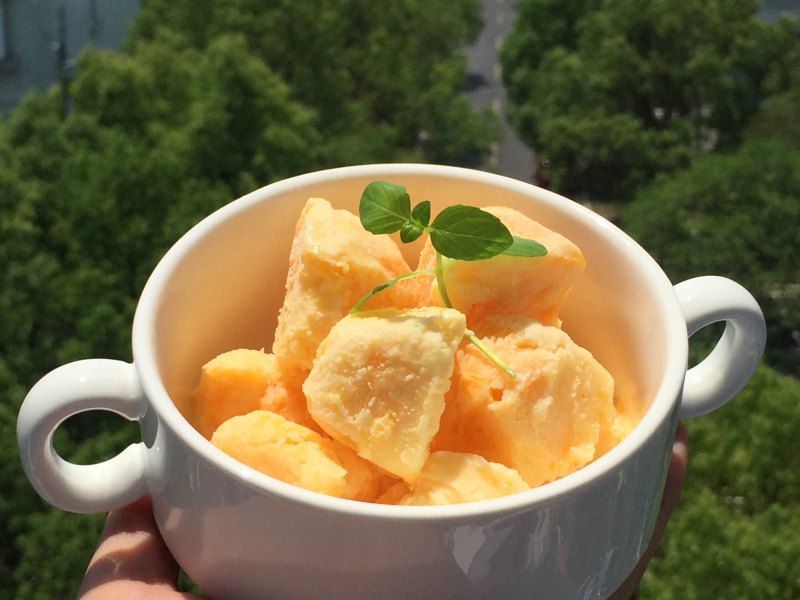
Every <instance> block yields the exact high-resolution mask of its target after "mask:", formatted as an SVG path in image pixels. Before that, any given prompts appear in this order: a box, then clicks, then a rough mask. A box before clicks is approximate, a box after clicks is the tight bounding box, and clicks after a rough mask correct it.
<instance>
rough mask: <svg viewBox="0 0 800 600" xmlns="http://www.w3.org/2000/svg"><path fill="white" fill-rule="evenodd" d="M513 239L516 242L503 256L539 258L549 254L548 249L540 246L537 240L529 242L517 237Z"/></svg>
mask: <svg viewBox="0 0 800 600" xmlns="http://www.w3.org/2000/svg"><path fill="white" fill-rule="evenodd" d="M513 237H514V241H513V242H512V243H511V245H510V246H509V247H508V248H506V249H505V251H504V252H503V254H507V255H508V256H527V257H538V256H544V255H545V254H547V248H545V247H544V246H543V245H542V244H540V243H539V242H537V241H536V240H528V239H525V238H520V237H517V236H513Z"/></svg>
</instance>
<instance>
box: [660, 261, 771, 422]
mask: <svg viewBox="0 0 800 600" xmlns="http://www.w3.org/2000/svg"><path fill="white" fill-rule="evenodd" d="M675 292H676V294H677V295H678V301H679V302H680V305H681V309H682V310H683V315H684V318H685V319H686V328H687V333H688V335H689V336H692V335H693V334H694V333H696V332H697V331H698V330H699V329H702V328H703V327H705V326H706V325H710V324H711V323H717V322H720V321H724V322H725V331H724V332H723V333H722V337H720V339H719V341H718V342H717V345H716V346H714V349H713V350H712V351H711V352H710V353H709V355H708V356H706V358H705V359H703V360H702V361H701V362H700V363H699V364H697V365H695V366H694V367H692V368H691V369H689V370H688V371H687V372H686V377H685V380H684V386H683V400H682V401H681V407H680V411H679V418H681V419H684V418H690V417H696V416H699V415H703V414H706V413H709V412H711V411H713V410H715V409H717V408H719V407H720V406H722V405H723V404H725V403H726V402H727V401H728V400H730V399H731V398H732V397H733V396H734V395H735V394H736V393H737V392H739V390H741V389H742V388H743V387H744V386H745V384H746V383H747V381H748V380H749V379H750V377H751V375H752V374H753V371H755V369H756V367H757V366H758V363H759V361H760V360H761V355H762V353H763V352H764V345H765V343H766V339H767V332H766V324H765V323H764V315H763V314H762V312H761V309H760V308H759V306H758V303H757V302H756V300H755V298H753V296H752V295H751V294H750V292H748V291H747V290H746V289H744V288H743V287H742V286H741V285H739V284H738V283H736V282H734V281H731V280H730V279H727V278H725V277H717V276H704V277H696V278H694V279H688V280H686V281H683V282H681V283H679V284H677V285H676V286H675Z"/></svg>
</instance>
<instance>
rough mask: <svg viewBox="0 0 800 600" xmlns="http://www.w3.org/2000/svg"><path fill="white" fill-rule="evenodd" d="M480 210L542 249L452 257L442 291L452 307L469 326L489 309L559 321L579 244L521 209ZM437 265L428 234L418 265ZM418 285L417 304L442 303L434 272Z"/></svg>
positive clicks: (578, 261) (575, 273)
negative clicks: (541, 251)
mask: <svg viewBox="0 0 800 600" xmlns="http://www.w3.org/2000/svg"><path fill="white" fill-rule="evenodd" d="M484 210H485V211H487V212H489V213H491V214H493V215H494V216H496V217H497V218H499V219H500V220H501V221H502V222H503V224H504V225H505V226H506V227H507V228H508V230H509V231H510V232H511V234H512V235H515V236H518V237H522V238H527V239H533V240H536V241H538V242H539V243H541V244H542V245H544V247H545V248H547V254H546V255H545V256H541V257H519V256H508V255H504V254H501V255H498V256H494V257H492V258H490V259H487V260H470V261H466V260H457V261H453V262H451V263H450V264H449V265H448V266H447V268H446V269H445V271H444V281H445V284H446V286H447V295H448V297H449V298H450V301H451V303H452V305H453V307H454V308H456V309H458V310H460V311H461V312H463V313H464V314H465V315H467V322H468V323H469V325H470V327H472V326H473V325H474V324H476V323H478V322H479V321H480V320H481V319H483V318H485V317H487V316H489V315H494V314H504V315H519V316H527V317H531V318H533V319H536V320H538V321H540V322H541V323H544V324H545V325H560V321H559V318H558V311H559V309H560V308H561V304H562V303H563V302H564V299H565V298H566V296H567V294H568V293H569V291H570V289H571V288H572V286H573V284H574V283H575V281H576V279H577V278H578V277H579V276H580V275H581V273H583V270H584V267H585V266H586V261H585V259H584V257H583V253H582V252H581V251H580V249H579V248H578V247H577V246H576V245H575V244H573V243H572V242H571V241H570V240H568V239H567V238H565V237H564V236H563V235H561V234H559V233H556V232H555V231H552V230H550V229H548V228H547V227H545V226H543V225H541V224H540V223H538V222H537V221H534V220H533V219H531V218H529V217H527V216H525V215H523V214H522V213H521V212H519V211H516V210H513V209H510V208H504V207H497V206H494V207H487V208H485V209H484ZM435 265H436V253H435V251H434V249H433V246H432V245H431V243H430V239H428V240H427V241H426V243H425V245H424V246H423V249H422V252H421V254H420V259H419V266H418V268H419V269H431V268H433V267H435ZM417 288H418V289H420V288H421V293H422V297H421V298H419V302H420V303H421V304H431V303H432V304H436V305H437V306H441V305H442V297H441V294H440V293H439V286H438V285H437V283H436V279H435V278H434V277H433V276H429V277H427V278H426V279H425V283H424V284H421V283H418V284H417Z"/></svg>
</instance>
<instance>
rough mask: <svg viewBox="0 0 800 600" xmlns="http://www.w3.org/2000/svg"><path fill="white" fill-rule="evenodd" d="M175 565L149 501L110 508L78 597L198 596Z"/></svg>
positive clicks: (665, 500) (665, 502) (668, 499)
mask: <svg viewBox="0 0 800 600" xmlns="http://www.w3.org/2000/svg"><path fill="white" fill-rule="evenodd" d="M687 456H688V454H687V447H686V428H685V427H684V426H683V424H682V423H680V424H678V429H677V433H676V434H675V443H674V445H673V447H672V459H671V461H670V465H669V472H668V474H667V482H666V485H665V488H664V496H663V497H662V499H661V509H660V511H659V513H658V518H657V520H656V525H655V529H654V531H653V535H652V537H651V538H650V544H649V546H648V548H647V550H646V552H645V553H644V555H643V556H642V559H641V560H640V561H639V563H638V564H637V565H636V567H635V568H634V570H633V571H632V572H631V574H630V576H629V577H628V578H627V579H626V580H625V582H624V583H623V584H622V585H621V586H620V588H619V589H618V590H617V591H616V592H615V593H614V594H613V595H612V596H611V598H609V600H627V599H628V598H630V597H631V596H632V595H633V593H634V592H635V591H636V588H637V587H638V586H639V582H640V581H641V579H642V576H643V575H644V572H645V571H646V569H647V565H648V563H649V562H650V559H651V558H652V556H653V554H654V553H655V551H656V549H657V548H658V544H659V542H660V541H661V536H662V535H663V533H664V529H665V528H666V526H667V522H668V521H669V518H670V516H671V515H672V511H673V510H674V509H675V507H676V506H677V504H678V496H679V494H680V489H681V486H682V484H683V478H684V475H685V474H686V466H687ZM177 582H178V564H177V563H176V562H175V559H174V558H173V557H172V555H171V554H170V552H169V550H168V549H167V546H166V544H165V543H164V540H163V539H162V537H161V534H160V533H159V531H158V526H157V525H156V522H155V518H154V517H153V511H152V505H151V503H150V500H149V499H147V498H142V499H140V500H138V501H137V502H135V503H133V504H131V505H130V506H127V507H125V508H122V509H120V510H116V511H112V512H111V513H110V514H109V515H108V520H107V521H106V526H105V528H104V530H103V534H102V536H101V538H100V543H99V545H98V547H97V550H96V551H95V554H94V556H93V557H92V560H91V561H90V563H89V568H88V569H87V571H86V575H85V577H84V580H83V584H82V585H81V589H80V591H79V592H78V600H138V599H141V598H148V600H200V599H199V598H198V596H195V595H193V594H188V593H182V592H178V591H177Z"/></svg>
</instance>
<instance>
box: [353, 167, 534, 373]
mask: <svg viewBox="0 0 800 600" xmlns="http://www.w3.org/2000/svg"><path fill="white" fill-rule="evenodd" d="M358 216H359V219H360V220H361V225H362V226H363V227H364V229H366V230H367V231H369V232H371V233H374V234H378V235H380V234H389V233H396V232H398V231H399V232H400V240H401V241H402V242H403V243H410V242H413V241H415V240H417V239H418V238H419V237H420V236H421V235H422V234H423V233H427V234H428V235H429V236H430V239H431V244H432V245H433V248H434V250H435V251H436V268H435V269H423V270H417V271H409V272H408V273H405V274H403V275H400V276H398V277H394V278H392V279H390V280H388V281H385V282H383V283H381V284H380V285H378V286H376V287H374V288H373V289H372V290H370V291H369V292H368V293H367V294H365V295H364V296H363V297H362V298H361V299H360V300H359V301H358V302H357V303H356V304H355V306H353V308H351V309H350V313H351V314H355V313H357V312H358V311H359V310H360V309H361V307H362V306H363V304H364V303H365V302H366V301H367V300H369V299H370V298H371V297H372V296H374V295H375V294H377V293H379V292H380V291H381V290H384V289H386V288H387V287H389V286H391V285H394V284H395V283H397V282H398V281H400V280H402V279H408V278H409V277H417V276H419V275H426V274H433V275H435V276H436V281H437V285H438V287H439V294H440V296H441V298H442V303H443V304H444V305H445V306H446V307H447V308H453V305H452V304H451V303H450V298H449V296H448V294H447V288H446V287H445V281H444V269H445V266H446V263H447V262H448V261H445V260H444V259H445V258H447V259H451V260H485V259H487V258H492V257H493V256H498V255H500V254H506V255H509V256H521V257H539V256H544V255H545V254H547V249H546V248H545V247H544V246H543V245H542V244H540V243H539V242H537V241H535V240H529V239H525V238H520V237H516V236H513V235H511V232H510V231H509V230H508V228H507V227H506V226H505V225H503V222H502V221H500V219H498V218H497V217H496V216H494V215H493V214H491V213H489V212H487V211H485V210H482V209H480V208H477V207H475V206H468V205H465V204H455V205H452V206H448V207H447V208H445V209H443V210H442V211H441V212H440V213H439V214H438V215H436V218H435V219H434V220H433V221H432V222H431V220H430V217H431V203H430V201H429V200H423V201H421V202H419V203H418V204H416V205H415V206H414V207H413V208H412V206H411V197H410V196H409V194H408V191H407V190H406V188H404V187H403V186H401V185H397V184H394V183H389V182H388V181H373V182H371V183H370V184H368V185H367V187H366V188H365V189H364V192H363V194H362V195H361V201H360V202H359V205H358ZM465 335H466V336H467V338H468V339H469V340H470V341H471V342H472V343H473V344H475V346H477V347H478V349H479V350H480V351H481V352H483V353H484V354H485V355H486V356H487V357H488V358H489V359H490V360H491V361H492V362H494V363H495V364H496V365H497V366H498V367H499V368H501V369H502V370H503V371H504V372H505V373H506V374H507V375H508V376H509V377H511V378H515V377H516V374H515V373H514V371H513V370H512V369H511V368H510V367H509V366H508V365H506V364H505V363H503V362H502V361H501V360H500V358H499V357H498V356H497V355H495V354H494V353H493V352H492V351H491V349H490V348H488V347H487V346H486V345H485V344H484V343H483V342H481V341H480V339H479V338H478V337H477V336H476V335H475V334H474V333H473V332H472V331H470V330H467V332H466V333H465Z"/></svg>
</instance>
